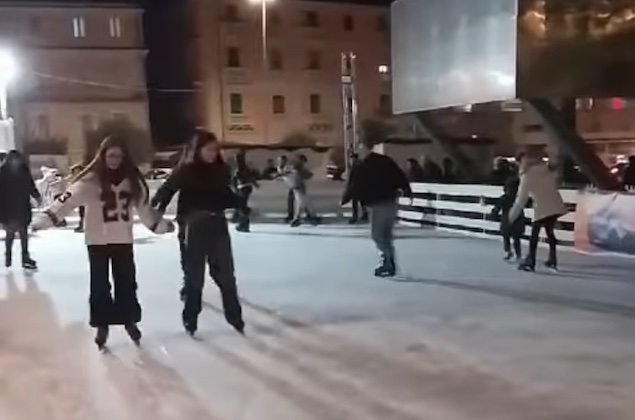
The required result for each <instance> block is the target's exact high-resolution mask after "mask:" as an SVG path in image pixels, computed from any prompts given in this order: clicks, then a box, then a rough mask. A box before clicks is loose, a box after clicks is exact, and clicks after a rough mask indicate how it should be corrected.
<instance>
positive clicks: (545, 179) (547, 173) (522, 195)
mask: <svg viewBox="0 0 635 420" xmlns="http://www.w3.org/2000/svg"><path fill="white" fill-rule="evenodd" d="M530 198H531V199H532V201H533V208H534V219H533V222H532V224H531V236H530V239H529V252H528V254H527V257H526V258H525V261H524V262H523V263H522V264H520V265H519V266H518V269H519V270H523V271H535V269H536V251H537V248H538V239H539V235H540V231H541V230H542V229H543V228H544V229H545V233H546V234H547V243H548V244H549V257H548V258H547V262H546V264H545V265H546V267H547V268H550V269H554V270H555V269H557V268H558V259H557V246H558V242H557V239H556V235H555V226H556V222H557V221H558V219H559V218H560V217H562V216H563V215H565V214H566V213H567V208H566V206H565V205H564V201H563V200H562V196H561V195H560V191H559V189H558V172H557V170H556V169H555V168H551V167H550V166H549V165H548V164H547V163H545V162H544V161H543V160H542V157H541V155H540V154H539V153H538V152H535V151H530V152H528V153H527V154H525V155H523V156H521V159H520V186H519V188H518V195H517V196H516V201H515V202H514V205H513V206H512V209H511V210H510V211H509V221H510V223H512V224H513V223H516V219H518V218H519V217H521V215H522V212H523V209H524V208H525V206H526V205H527V201H528V200H529V199H530Z"/></svg>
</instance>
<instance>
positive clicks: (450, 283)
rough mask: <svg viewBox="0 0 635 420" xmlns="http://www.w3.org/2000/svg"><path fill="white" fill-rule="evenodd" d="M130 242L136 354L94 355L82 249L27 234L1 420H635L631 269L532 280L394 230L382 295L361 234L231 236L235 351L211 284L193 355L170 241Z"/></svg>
mask: <svg viewBox="0 0 635 420" xmlns="http://www.w3.org/2000/svg"><path fill="white" fill-rule="evenodd" d="M138 233H139V234H138V240H137V247H136V255H137V268H138V281H139V294H140V298H141V301H142V304H143V306H144V320H143V322H142V324H141V327H142V329H143V331H144V333H145V337H144V342H143V347H142V349H136V348H134V347H133V346H132V344H130V342H129V341H128V340H127V338H126V337H125V334H124V333H123V331H119V330H115V331H114V332H113V334H112V339H111V342H110V344H111V348H112V354H107V355H103V354H100V353H98V352H97V350H96V349H95V346H94V344H93V343H92V337H93V332H92V330H91V329H90V328H88V327H87V325H86V318H87V291H88V277H87V276H88V274H87V262H86V255H85V254H86V252H85V248H84V246H83V241H82V237H81V235H78V234H76V233H74V232H72V231H70V230H55V231H48V232H42V233H40V234H39V235H38V237H36V238H34V239H33V242H32V248H33V256H34V257H35V258H36V259H37V260H38V261H39V263H40V271H39V272H38V273H35V274H33V275H27V274H26V273H23V272H22V271H21V270H18V269H16V268H14V269H13V270H10V271H6V272H5V273H3V274H2V275H1V276H0V419H1V420H40V419H41V420H74V419H82V420H83V419H86V420H133V419H134V420H168V419H174V420H177V419H178V420H204V419H210V420H309V419H310V420H358V419H360V420H415V419H421V420H476V419H478V420H481V419H483V420H485V419H487V420H547V419H549V420H552V419H553V420H627V419H628V420H632V419H633V418H635V414H634V413H635V398H633V396H634V395H635V321H634V317H635V276H633V273H635V261H633V260H629V259H618V258H607V257H587V256H581V255H577V254H574V253H568V252H563V253H562V255H561V266H562V271H561V272H560V273H557V274H549V273H546V272H542V273H540V274H536V275H534V274H528V273H521V272H518V271H516V270H515V268H514V267H513V266H511V265H507V264H505V263H503V262H502V261H501V260H500V256H501V252H500V251H501V250H500V244H499V243H497V242H496V241H490V240H481V239H474V238H468V237H463V236H455V235H452V234H447V233H442V232H435V231H429V230H401V231H400V240H399V242H398V251H399V260H400V263H401V270H402V274H401V275H400V276H399V277H398V278H397V279H394V280H381V279H375V278H373V276H372V270H373V268H374V265H375V258H376V256H375V253H374V250H373V248H372V245H371V243H370V242H369V240H368V239H367V234H366V232H365V230H364V228H363V227H355V228H350V227H337V226H323V227H318V228H312V227H306V228H299V229H295V230H294V229H291V228H288V227H286V226H276V225H271V224H270V225H255V226H254V232H253V233H251V234H236V235H234V237H233V244H234V250H235V254H236V264H237V270H238V271H237V275H238V279H239V283H240V289H241V294H242V296H243V304H244V307H245V316H246V321H247V324H248V331H247V338H243V337H240V336H238V335H237V334H235V333H234V332H233V331H232V330H231V328H229V327H228V326H227V325H225V323H224V321H223V319H222V316H221V315H220V314H219V309H220V300H219V298H218V296H217V291H216V289H215V287H214V285H213V283H211V282H209V283H208V285H207V286H208V287H207V289H206V294H205V301H206V305H205V310H204V312H203V315H202V318H201V326H200V327H201V328H200V334H199V337H200V339H199V340H192V339H191V338H188V337H187V336H186V335H185V333H183V332H182V329H181V326H180V321H179V315H180V302H179V300H178V295H177V291H178V288H179V283H180V279H181V274H180V272H179V266H178V255H177V244H176V239H175V237H174V236H173V235H170V236H165V237H156V236H152V235H151V234H149V233H146V231H144V230H143V228H142V227H139V228H138ZM17 245H18V244H17V243H16V246H17ZM16 251H17V249H16Z"/></svg>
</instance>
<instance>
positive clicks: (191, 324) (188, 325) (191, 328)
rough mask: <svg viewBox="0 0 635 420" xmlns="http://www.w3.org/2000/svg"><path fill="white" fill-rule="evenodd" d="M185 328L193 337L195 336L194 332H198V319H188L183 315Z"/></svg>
mask: <svg viewBox="0 0 635 420" xmlns="http://www.w3.org/2000/svg"><path fill="white" fill-rule="evenodd" d="M183 328H185V331H186V332H187V333H188V334H189V335H190V336H191V337H194V334H196V330H197V329H198V320H196V319H186V318H185V316H183Z"/></svg>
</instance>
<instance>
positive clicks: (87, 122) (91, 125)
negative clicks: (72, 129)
mask: <svg viewBox="0 0 635 420" xmlns="http://www.w3.org/2000/svg"><path fill="white" fill-rule="evenodd" d="M81 124H82V132H83V133H84V134H85V133H90V132H91V131H93V130H94V129H95V120H94V119H93V116H92V115H88V114H85V115H82V117H81Z"/></svg>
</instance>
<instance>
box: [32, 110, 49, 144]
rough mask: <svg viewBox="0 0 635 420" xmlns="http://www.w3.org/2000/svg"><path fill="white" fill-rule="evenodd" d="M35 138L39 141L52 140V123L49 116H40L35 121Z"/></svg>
mask: <svg viewBox="0 0 635 420" xmlns="http://www.w3.org/2000/svg"><path fill="white" fill-rule="evenodd" d="M35 137H36V138H37V139H39V140H49V139H50V138H51V123H50V121H49V116H48V115H45V114H40V115H38V116H37V118H36V120H35Z"/></svg>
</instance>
